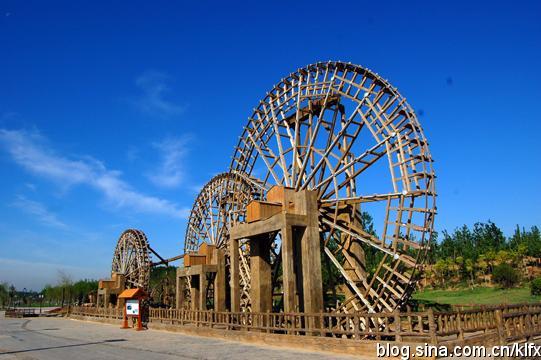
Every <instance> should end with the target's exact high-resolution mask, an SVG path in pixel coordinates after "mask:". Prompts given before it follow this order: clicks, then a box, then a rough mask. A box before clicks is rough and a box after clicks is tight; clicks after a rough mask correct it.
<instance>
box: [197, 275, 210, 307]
mask: <svg viewBox="0 0 541 360" xmlns="http://www.w3.org/2000/svg"><path fill="white" fill-rule="evenodd" d="M204 270H205V269H202V271H201V273H200V274H199V310H201V311H205V310H207V283H208V281H207V272H206V271H204Z"/></svg>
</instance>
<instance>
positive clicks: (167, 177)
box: [147, 137, 189, 188]
mask: <svg viewBox="0 0 541 360" xmlns="http://www.w3.org/2000/svg"><path fill="white" fill-rule="evenodd" d="M188 141H189V139H188V138H186V137H183V138H179V139H173V138H168V139H165V140H163V141H161V142H156V143H153V144H152V146H154V147H155V148H156V149H158V151H159V152H160V154H161V157H162V161H161V164H160V166H159V167H158V169H156V170H155V171H153V172H152V174H148V175H147V176H148V178H149V179H150V181H152V182H153V183H154V184H155V185H157V186H161V187H165V188H174V187H177V186H178V185H180V183H181V182H182V181H183V180H184V171H183V168H182V160H183V158H184V155H185V154H186V152H187V150H186V145H187V143H188Z"/></svg>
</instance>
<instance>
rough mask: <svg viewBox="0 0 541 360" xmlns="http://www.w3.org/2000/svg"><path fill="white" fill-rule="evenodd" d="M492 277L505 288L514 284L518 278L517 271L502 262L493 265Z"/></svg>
mask: <svg viewBox="0 0 541 360" xmlns="http://www.w3.org/2000/svg"><path fill="white" fill-rule="evenodd" d="M492 279H493V280H494V282H495V283H497V284H499V285H500V286H501V287H503V288H505V289H508V288H511V287H513V286H515V285H516V284H518V282H519V280H520V278H519V274H518V272H517V271H516V270H515V269H514V268H513V267H512V266H511V265H509V264H507V263H502V264H499V265H497V266H495V267H494V271H493V272H492Z"/></svg>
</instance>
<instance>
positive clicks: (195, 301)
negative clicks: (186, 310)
mask: <svg viewBox="0 0 541 360" xmlns="http://www.w3.org/2000/svg"><path fill="white" fill-rule="evenodd" d="M189 276H191V277H192V279H191V281H190V283H191V286H192V287H191V288H190V292H191V295H192V298H191V307H192V310H199V309H200V307H199V302H200V299H199V296H200V295H199V292H200V290H201V287H200V281H201V275H189Z"/></svg>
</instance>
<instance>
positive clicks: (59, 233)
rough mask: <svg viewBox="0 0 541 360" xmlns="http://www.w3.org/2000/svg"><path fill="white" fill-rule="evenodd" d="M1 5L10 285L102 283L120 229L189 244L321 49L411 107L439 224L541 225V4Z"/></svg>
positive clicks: (1, 117) (5, 265)
mask: <svg viewBox="0 0 541 360" xmlns="http://www.w3.org/2000/svg"><path fill="white" fill-rule="evenodd" d="M375 3H376V2H373V1H371V2H364V1H353V2H349V3H348V2H345V1H344V2H336V3H329V2H328V1H327V2H322V3H317V2H316V1H310V2H297V3H295V4H292V3H290V2H272V3H268V2H254V3H253V4H242V3H236V2H216V3H211V2H207V1H200V2H165V1H164V2H161V1H153V2H134V1H131V2H96V1H69V2H68V1H66V2H59V1H51V2H41V1H24V2H23V1H2V2H1V3H0V49H1V50H0V80H1V82H0V171H1V173H0V175H1V176H0V281H9V282H13V283H14V284H15V285H16V286H17V287H19V288H22V287H27V288H34V289H38V288H40V287H41V286H43V285H44V284H45V283H47V282H50V283H54V282H55V281H56V278H57V271H58V270H64V271H66V272H67V273H70V274H71V275H72V276H73V277H74V278H80V277H92V278H98V277H105V276H107V275H108V272H109V269H110V262H111V257H112V253H113V249H114V246H115V243H116V240H117V238H118V236H119V234H120V233H121V232H122V231H123V230H124V229H126V228H128V227H135V228H140V229H142V230H144V231H145V232H146V234H147V235H148V237H149V239H150V243H151V245H152V246H153V248H155V249H156V250H158V251H159V252H160V253H161V254H162V256H174V255H177V254H179V253H181V252H182V247H183V237H184V231H185V227H184V226H185V223H186V216H187V213H188V212H189V209H190V208H191V205H192V202H193V200H194V198H195V196H196V195H197V192H198V190H199V188H200V187H201V186H202V185H203V184H204V183H205V182H206V181H207V180H209V179H210V178H211V177H212V176H213V175H215V174H217V173H220V172H223V171H226V170H227V167H228V165H229V162H230V156H231V154H232V151H233V146H234V145H235V144H236V141H237V138H238V136H239V135H240V133H241V129H242V126H244V123H245V121H246V118H247V117H248V116H249V115H250V113H251V109H252V108H253V107H254V106H255V105H256V104H257V103H258V101H259V99H260V98H262V97H263V96H264V94H265V92H266V91H269V90H270V89H271V87H272V85H273V84H274V83H276V82H277V81H279V79H281V78H282V77H284V76H285V75H287V74H288V73H290V72H292V71H294V70H296V69H297V68H299V67H302V66H304V65H307V64H309V63H313V62H316V61H326V60H330V59H332V60H343V61H350V62H353V63H356V64H360V65H363V66H366V67H368V68H370V69H372V70H374V71H375V72H377V73H379V74H381V75H382V76H383V77H385V78H387V79H389V81H390V82H391V83H392V84H393V85H394V86H396V87H398V89H399V90H400V91H401V93H402V94H403V95H404V96H405V97H406V98H407V99H408V101H409V102H410V104H411V105H412V106H413V107H414V109H415V110H416V111H417V112H418V115H419V118H420V121H421V123H422V125H423V127H424V130H425V134H426V136H427V138H428V139H429V142H430V148H431V152H432V155H433V157H434V159H435V160H436V162H435V169H436V172H437V175H438V182H437V187H438V193H439V198H438V211H439V214H438V217H437V219H436V228H437V229H438V230H441V229H451V230H452V229H454V228H455V227H457V226H461V225H462V224H469V225H471V224H473V223H474V222H476V221H486V220H487V219H491V220H493V221H494V222H496V224H498V225H499V226H500V227H501V228H502V229H503V230H504V232H505V233H506V234H510V233H512V231H513V228H514V226H515V224H517V223H519V224H521V225H524V226H527V227H529V226H531V225H541V201H540V200H541V197H540V196H539V192H538V183H539V177H540V172H541V170H540V166H539V163H540V161H539V159H540V155H541V150H540V147H539V141H540V134H541V106H540V100H539V99H541V90H540V86H539V84H540V83H541V68H540V66H539V64H541V41H540V40H541V21H539V19H540V18H541V5H540V3H539V2H537V1H530V2H528V1H524V2H508V1H506V2H501V3H499V2H494V1H490V2H475V3H474V2H471V1H464V2H461V1H454V2H450V3H449V4H441V2H433V1H431V2H428V1H427V2H416V1H408V2H403V1H402V2H400V1H386V2H381V4H375Z"/></svg>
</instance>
